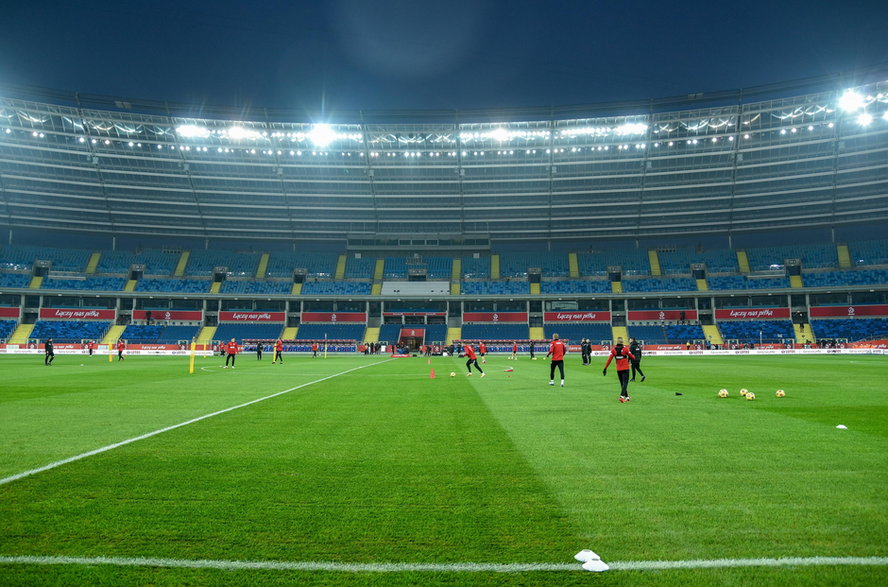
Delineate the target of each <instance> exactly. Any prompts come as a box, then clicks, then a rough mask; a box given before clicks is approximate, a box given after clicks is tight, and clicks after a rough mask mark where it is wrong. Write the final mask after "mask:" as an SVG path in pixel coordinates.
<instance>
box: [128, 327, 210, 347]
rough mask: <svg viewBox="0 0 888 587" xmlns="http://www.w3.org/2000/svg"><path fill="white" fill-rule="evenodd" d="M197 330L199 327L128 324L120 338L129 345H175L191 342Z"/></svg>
mask: <svg viewBox="0 0 888 587" xmlns="http://www.w3.org/2000/svg"><path fill="white" fill-rule="evenodd" d="M199 330H200V326H165V325H163V324H152V325H147V324H130V325H128V326H127V327H126V329H125V330H124V331H123V334H122V335H121V336H120V337H121V338H122V339H124V340H125V341H127V342H128V343H131V344H176V343H178V342H179V341H180V340H193V339H194V337H196V336H197V332H198V331H199Z"/></svg>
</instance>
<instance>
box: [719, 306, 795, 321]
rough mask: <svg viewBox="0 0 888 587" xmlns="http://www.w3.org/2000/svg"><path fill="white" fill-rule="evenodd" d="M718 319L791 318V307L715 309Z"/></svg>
mask: <svg viewBox="0 0 888 587" xmlns="http://www.w3.org/2000/svg"><path fill="white" fill-rule="evenodd" d="M715 319H716V320H776V319H781V320H789V308H730V309H723V310H716V311H715Z"/></svg>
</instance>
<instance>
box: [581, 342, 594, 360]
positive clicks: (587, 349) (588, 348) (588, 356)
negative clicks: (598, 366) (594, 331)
mask: <svg viewBox="0 0 888 587" xmlns="http://www.w3.org/2000/svg"><path fill="white" fill-rule="evenodd" d="M580 348H581V349H582V351H583V365H591V364H592V345H591V344H589V339H588V338H584V339H583V342H581V343H580Z"/></svg>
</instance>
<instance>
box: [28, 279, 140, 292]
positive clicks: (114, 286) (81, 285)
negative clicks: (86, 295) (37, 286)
mask: <svg viewBox="0 0 888 587" xmlns="http://www.w3.org/2000/svg"><path fill="white" fill-rule="evenodd" d="M124 285H126V279H124V278H122V277H87V278H85V279H66V278H54V277H49V278H47V279H44V280H43V286H42V288H43V289H76V290H86V291H120V290H122V289H123V286H124Z"/></svg>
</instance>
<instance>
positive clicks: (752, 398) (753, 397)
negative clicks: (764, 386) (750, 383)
mask: <svg viewBox="0 0 888 587" xmlns="http://www.w3.org/2000/svg"><path fill="white" fill-rule="evenodd" d="M746 399H748V400H750V401H752V400H754V399H755V394H754V393H752V392H751V391H747V392H746Z"/></svg>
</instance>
